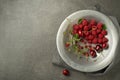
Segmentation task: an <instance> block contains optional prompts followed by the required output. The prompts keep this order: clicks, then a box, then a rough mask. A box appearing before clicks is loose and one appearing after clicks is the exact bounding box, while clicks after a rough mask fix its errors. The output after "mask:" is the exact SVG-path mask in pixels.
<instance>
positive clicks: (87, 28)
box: [65, 19, 108, 58]
mask: <svg viewBox="0 0 120 80" xmlns="http://www.w3.org/2000/svg"><path fill="white" fill-rule="evenodd" d="M72 28H73V29H72V32H71V35H73V36H74V35H78V39H80V41H76V44H75V45H77V47H78V48H79V50H82V49H83V48H87V49H88V50H87V52H84V53H83V54H84V55H85V56H89V55H90V56H92V57H93V58H94V57H96V56H97V54H96V52H98V53H99V52H101V51H102V50H104V49H107V48H108V38H107V37H106V35H107V34H108V32H107V30H106V26H105V24H103V23H101V22H97V21H96V20H94V19H92V20H87V19H81V20H80V21H79V23H78V24H74V25H73V27H72ZM81 42H82V43H84V46H81ZM78 43H79V44H78ZM70 45H71V44H70V43H68V42H67V43H66V44H65V46H66V47H69V46H70Z"/></svg>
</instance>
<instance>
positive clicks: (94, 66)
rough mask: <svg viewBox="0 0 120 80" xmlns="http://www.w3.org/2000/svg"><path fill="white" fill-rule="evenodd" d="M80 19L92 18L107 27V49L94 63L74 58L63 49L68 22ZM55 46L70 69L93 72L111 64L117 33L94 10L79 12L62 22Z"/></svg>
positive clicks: (107, 20) (108, 21) (105, 19)
mask: <svg viewBox="0 0 120 80" xmlns="http://www.w3.org/2000/svg"><path fill="white" fill-rule="evenodd" d="M80 18H87V19H92V18H94V19H96V20H97V21H101V22H102V23H104V24H105V25H106V26H107V31H108V35H107V38H108V39H109V42H108V44H109V48H108V49H107V50H104V51H103V55H101V54H98V56H97V57H96V58H95V59H97V60H96V62H94V59H90V61H87V60H86V59H85V58H84V59H77V57H76V56H74V55H73V54H70V53H68V52H67V51H66V49H65V48H64V35H63V32H64V31H66V29H67V27H68V25H69V24H70V22H74V21H76V20H78V19H80ZM68 20H70V22H69V21H68ZM56 44H57V49H58V52H59V54H60V56H61V58H62V59H63V60H64V62H65V63H66V64H68V65H69V66H70V67H72V68H73V69H76V70H78V71H83V72H95V71H98V70H101V69H103V68H105V67H106V66H107V65H109V64H110V63H111V62H112V60H113V58H114V56H115V55H114V54H115V53H114V52H115V50H116V47H117V44H118V33H117V30H116V27H115V25H114V24H113V23H112V21H111V20H110V18H109V17H108V16H106V15H104V14H102V13H100V12H98V11H94V10H81V11H77V12H75V13H73V14H71V15H70V16H68V17H67V18H66V19H65V20H64V21H63V22H62V24H61V25H60V28H59V30H58V33H57V38H56Z"/></svg>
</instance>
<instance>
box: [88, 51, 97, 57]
mask: <svg viewBox="0 0 120 80" xmlns="http://www.w3.org/2000/svg"><path fill="white" fill-rule="evenodd" d="M90 55H91V56H92V57H93V58H94V57H96V56H97V55H96V52H95V51H94V50H90Z"/></svg>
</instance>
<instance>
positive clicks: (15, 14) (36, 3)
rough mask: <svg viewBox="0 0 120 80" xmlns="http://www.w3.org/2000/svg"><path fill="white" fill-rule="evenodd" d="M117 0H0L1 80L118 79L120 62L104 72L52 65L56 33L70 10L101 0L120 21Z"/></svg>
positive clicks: (102, 5)
mask: <svg viewBox="0 0 120 80" xmlns="http://www.w3.org/2000/svg"><path fill="white" fill-rule="evenodd" d="M119 3H120V0H0V80H119V79H120V76H119V75H120V63H119V64H118V65H117V66H116V67H115V68H114V69H113V70H111V71H110V73H108V74H106V75H104V76H97V77H93V76H87V75H85V74H82V73H78V72H75V71H71V76H70V77H64V76H63V75H62V74H61V70H62V68H59V67H56V66H53V65H52V63H51V62H52V55H53V53H57V49H56V43H55V39H56V33H57V30H58V28H59V26H60V24H61V22H62V21H63V20H64V19H65V17H67V16H68V15H69V14H71V13H73V12H75V11H77V10H82V9H86V8H87V7H89V6H93V5H95V4H100V5H101V7H103V8H104V9H105V10H106V12H107V13H108V14H110V15H113V16H116V17H117V18H118V20H119V21H120V13H119V12H120V9H119V7H120V5H119Z"/></svg>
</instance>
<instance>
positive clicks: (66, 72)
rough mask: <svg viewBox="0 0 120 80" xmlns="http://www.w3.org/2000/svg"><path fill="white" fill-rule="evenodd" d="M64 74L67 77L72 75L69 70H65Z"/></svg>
mask: <svg viewBox="0 0 120 80" xmlns="http://www.w3.org/2000/svg"><path fill="white" fill-rule="evenodd" d="M62 73H63V75H65V76H68V75H69V74H70V72H69V71H68V70H67V69H64V70H63V71H62Z"/></svg>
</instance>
